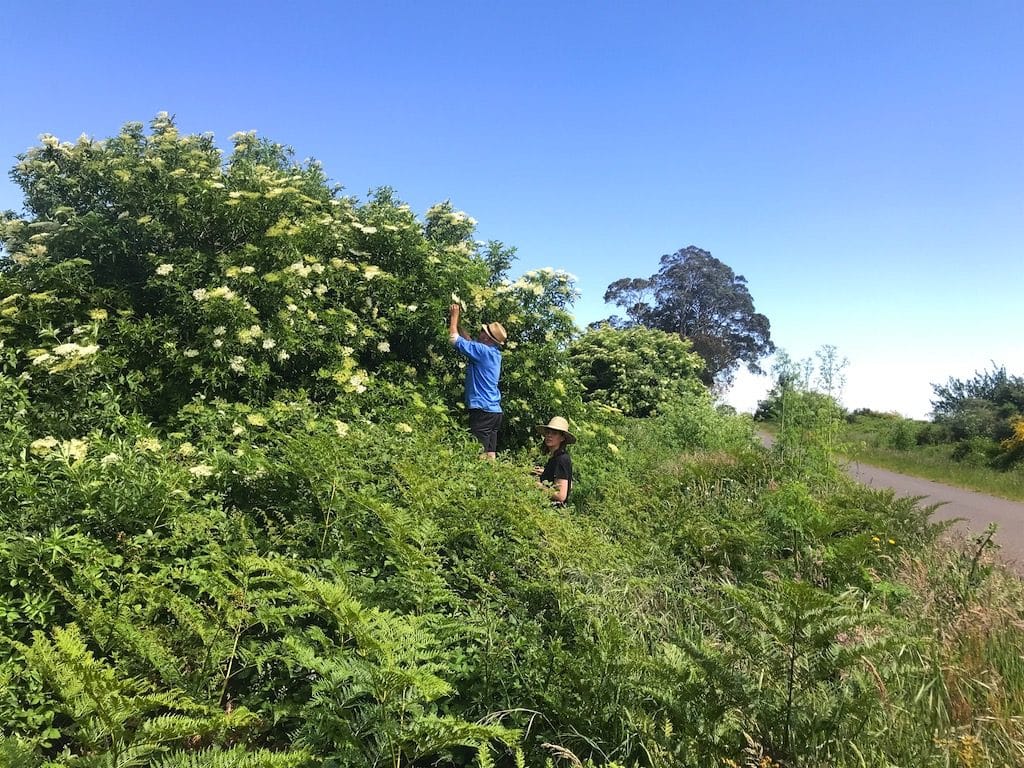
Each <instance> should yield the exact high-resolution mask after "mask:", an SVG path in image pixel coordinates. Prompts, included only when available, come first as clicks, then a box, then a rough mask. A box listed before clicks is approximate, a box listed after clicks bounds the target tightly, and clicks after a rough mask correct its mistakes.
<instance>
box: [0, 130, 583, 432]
mask: <svg viewBox="0 0 1024 768" xmlns="http://www.w3.org/2000/svg"><path fill="white" fill-rule="evenodd" d="M232 141H233V144H234V149H233V151H232V153H231V154H230V156H229V157H228V158H227V159H224V158H222V156H221V152H220V150H219V149H218V148H217V147H216V145H215V144H214V141H213V138H212V137H211V136H210V135H207V134H204V135H200V136H183V135H180V134H179V133H178V131H177V128H176V127H175V125H174V122H173V121H172V120H171V119H170V118H168V117H167V116H166V115H160V116H158V117H157V118H156V119H155V120H153V122H152V123H151V132H150V133H149V134H147V133H146V132H145V131H144V130H143V127H142V125H141V124H138V123H129V124H127V125H126V126H125V127H124V129H123V130H122V131H121V133H120V134H119V135H118V136H116V137H114V138H112V139H109V140H107V141H94V140H92V139H89V138H88V137H84V136H83V137H82V138H80V139H79V140H78V141H77V142H75V143H62V142H59V141H58V140H56V139H55V138H53V137H49V136H46V137H43V142H42V146H39V147H36V148H34V149H31V150H29V151H28V152H27V153H26V154H25V155H24V156H23V157H22V158H21V161H20V162H19V163H18V165H17V167H16V168H15V170H14V172H13V178H14V179H15V181H16V182H17V183H18V184H19V185H20V186H21V187H22V189H23V190H24V193H25V200H26V207H27V210H28V212H29V216H28V217H25V218H18V217H15V216H12V215H9V216H7V217H6V219H5V220H4V222H3V228H2V230H0V243H2V244H3V247H4V249H5V250H6V252H7V261H6V263H5V264H4V265H3V266H2V271H0V296H2V302H3V304H2V308H0V341H3V342H4V343H5V344H6V345H7V347H8V348H9V349H12V350H17V351H16V352H15V354H14V358H13V359H11V360H9V361H8V365H9V371H10V372H11V374H12V375H14V376H22V375H23V374H28V376H27V377H26V378H25V379H24V382H25V385H26V387H27V390H28V392H29V395H30V396H31V398H32V399H33V400H34V401H37V402H38V401H45V402H47V403H49V404H50V405H52V406H53V407H54V408H56V410H57V412H58V413H59V418H54V419H51V420H50V423H47V424H46V425H41V427H40V428H41V429H45V430H46V431H54V430H57V431H60V430H65V431H66V432H68V433H72V432H76V431H82V430H83V429H85V428H86V427H88V426H89V423H90V417H91V416H93V415H95V414H97V412H98V411H97V408H96V405H97V404H96V402H95V393H96V392H97V390H98V389H102V388H104V387H117V389H118V395H119V397H118V404H119V407H120V408H121V409H125V410H134V409H138V410H141V411H142V412H144V413H146V414H147V415H149V416H150V417H151V418H153V419H155V420H156V421H158V422H161V423H163V422H166V421H168V420H169V419H171V418H173V416H174V414H175V413H176V412H177V410H178V409H179V408H180V407H181V406H183V405H184V404H185V403H187V402H189V401H190V400H192V399H193V398H195V397H203V398H212V397H223V398H227V399H241V400H246V401H250V402H265V401H267V400H268V399H270V398H272V397H274V395H275V393H276V392H278V391H281V390H289V391H298V390H303V391H306V392H308V393H309V394H310V396H311V397H312V398H313V399H314V400H316V401H319V402H331V403H334V404H341V405H343V407H344V408H345V410H346V411H347V412H349V413H353V414H355V413H360V412H363V411H365V410H366V409H367V408H372V404H374V403H377V402H378V401H379V399H380V397H381V396H382V393H381V392H380V391H379V387H380V386H382V385H387V384H388V383H391V384H396V385H400V389H404V390H405V392H406V393H407V394H408V393H411V392H412V391H416V392H417V393H418V396H421V397H422V396H426V397H427V398H428V399H429V400H431V401H433V402H435V403H443V404H445V405H446V406H455V405H456V404H457V403H458V402H459V401H460V399H461V391H460V390H461V373H460V371H459V362H458V360H457V358H456V356H455V355H453V354H451V353H450V351H449V350H448V349H447V344H448V342H447V339H446V338H445V336H446V334H445V328H446V326H445V315H446V312H447V307H448V305H449V304H450V303H451V301H452V299H453V297H454V298H456V299H459V300H461V301H463V303H464V304H465V306H466V309H467V315H468V318H469V319H472V320H473V321H474V322H482V321H483V320H484V319H487V320H491V319H498V320H500V321H501V322H503V323H504V324H505V326H506V328H507V329H508V330H509V333H510V343H509V345H508V350H507V352H508V357H507V362H506V369H507V370H508V371H509V374H510V375H509V376H507V378H506V381H507V382H508V385H507V387H508V389H507V397H506V401H507V406H508V407H507V410H508V412H509V418H508V425H509V428H510V433H509V434H508V435H507V437H508V442H512V443H514V442H516V441H521V440H522V439H523V438H524V437H525V435H526V427H527V425H528V424H530V423H532V422H533V421H534V420H535V419H537V418H541V417H545V418H546V417H547V415H548V414H550V413H552V412H555V411H559V412H564V411H571V410H572V409H573V408H574V407H578V401H579V390H578V387H577V386H575V384H574V382H573V379H572V375H571V373H570V372H569V369H568V367H567V361H566V360H565V359H564V356H563V355H561V354H559V349H560V348H561V347H563V346H564V344H565V343H566V342H567V340H568V339H569V337H570V335H571V334H572V333H573V332H574V326H573V323H572V319H571V316H570V315H569V314H568V312H567V306H568V304H569V303H570V302H571V301H572V299H573V297H574V296H575V293H574V289H573V287H572V280H571V278H570V277H569V276H567V275H565V274H564V273H555V272H552V271H548V270H546V271H542V272H534V273H529V274H527V275H526V276H524V277H522V278H520V279H519V280H517V281H516V282H510V281H509V280H508V278H507V275H506V272H507V269H508V266H509V264H510V263H511V260H512V252H511V251H510V250H508V249H505V248H504V247H503V246H502V245H501V244H500V243H490V244H483V243H480V242H478V241H476V240H474V239H473V235H474V227H475V222H474V221H473V219H471V218H470V217H469V216H467V215H466V214H464V213H462V212H460V211H455V210H453V208H452V206H451V205H450V204H448V203H442V204H439V205H436V206H434V207H433V208H431V209H430V210H429V211H428V212H427V213H426V215H425V217H424V220H423V221H420V220H418V219H417V217H416V216H415V215H414V214H413V212H412V211H411V210H410V209H409V207H408V206H407V205H404V204H402V203H401V202H400V201H399V200H397V199H396V197H395V196H394V193H393V192H391V191H390V190H388V189H382V190H380V191H379V192H378V193H376V195H374V197H373V198H372V199H371V200H370V201H368V202H367V203H365V204H359V203H358V202H357V201H355V200H354V199H352V198H348V197H344V196H341V195H340V194H339V191H338V188H337V187H335V186H332V185H331V184H330V183H329V182H328V181H327V178H326V176H325V175H324V172H323V170H322V169H321V167H320V166H319V165H318V164H317V163H315V162H307V163H304V164H300V163H295V162H294V161H293V160H292V159H291V155H290V153H289V151H288V150H287V149H285V148H284V147H282V146H281V145H279V144H274V143H272V142H269V141H267V140H261V139H258V138H257V137H256V136H255V135H254V134H252V133H240V134H235V136H233V137H232ZM460 297H461V298H460ZM392 394H394V392H393V391H392ZM40 413H41V412H40ZM36 415H37V416H38V415H39V414H38V413H37V414H36ZM107 416H108V415H107V414H104V415H103V419H105V418H106V417H107Z"/></svg>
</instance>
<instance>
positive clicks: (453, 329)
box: [448, 304, 465, 344]
mask: <svg viewBox="0 0 1024 768" xmlns="http://www.w3.org/2000/svg"><path fill="white" fill-rule="evenodd" d="M460 309H461V307H459V305H458V304H452V305H451V307H450V308H449V310H448V336H449V338H450V339H451V340H452V343H453V344H454V343H455V338H456V337H457V336H465V334H463V333H461V332H460V331H459V310H460Z"/></svg>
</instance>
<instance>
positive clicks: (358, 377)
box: [348, 371, 367, 395]
mask: <svg viewBox="0 0 1024 768" xmlns="http://www.w3.org/2000/svg"><path fill="white" fill-rule="evenodd" d="M366 381H367V377H366V374H365V373H363V372H362V371H356V372H355V373H354V374H352V376H350V377H349V380H348V383H349V388H350V391H352V392H355V393H356V394H357V395H361V394H363V392H365V391H366Z"/></svg>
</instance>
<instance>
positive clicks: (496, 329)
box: [480, 323, 508, 344]
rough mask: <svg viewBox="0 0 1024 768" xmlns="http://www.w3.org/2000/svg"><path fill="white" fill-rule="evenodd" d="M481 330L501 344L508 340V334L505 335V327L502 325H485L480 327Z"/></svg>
mask: <svg viewBox="0 0 1024 768" xmlns="http://www.w3.org/2000/svg"><path fill="white" fill-rule="evenodd" d="M480 330H482V331H483V332H484V333H486V334H487V335H488V336H490V337H491V338H492V339H494V340H495V341H496V342H498V343H499V344H504V343H505V339H507V338H508V334H506V333H505V327H504V326H503V325H502V324H501V323H484V324H483V325H481V326H480Z"/></svg>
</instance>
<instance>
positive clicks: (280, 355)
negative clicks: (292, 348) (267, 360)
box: [277, 349, 291, 363]
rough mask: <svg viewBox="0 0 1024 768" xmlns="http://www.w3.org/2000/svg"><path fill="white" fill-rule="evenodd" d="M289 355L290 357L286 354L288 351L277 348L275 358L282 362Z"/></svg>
mask: <svg viewBox="0 0 1024 768" xmlns="http://www.w3.org/2000/svg"><path fill="white" fill-rule="evenodd" d="M289 357H291V355H289V354H288V353H287V352H286V351H285V350H283V349H282V350H279V351H278V353H277V359H278V360H280V361H281V362H282V363H283V362H284V361H285V360H287V359H288V358H289Z"/></svg>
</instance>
